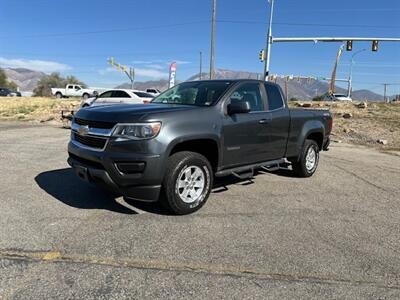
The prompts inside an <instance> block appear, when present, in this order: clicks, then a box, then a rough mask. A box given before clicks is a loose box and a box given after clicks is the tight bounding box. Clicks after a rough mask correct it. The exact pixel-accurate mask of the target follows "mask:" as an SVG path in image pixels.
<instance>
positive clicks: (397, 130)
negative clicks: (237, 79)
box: [0, 97, 400, 151]
mask: <svg viewBox="0 0 400 300" xmlns="http://www.w3.org/2000/svg"><path fill="white" fill-rule="evenodd" d="M79 104H80V100H77V99H74V100H69V99H68V100H57V99H54V98H39V97H21V98H8V97H0V121H1V120H3V121H4V120H5V121H36V122H60V125H61V117H60V116H61V114H60V112H61V110H69V111H70V110H77V109H79ZM356 104H357V103H332V102H325V103H324V102H313V103H312V107H313V108H329V109H330V110H331V112H332V113H333V116H334V123H333V133H332V137H333V139H334V140H341V141H343V142H348V143H353V144H359V145H367V146H373V147H376V148H379V149H381V150H384V151H400V103H396V104H394V103H392V104H386V103H371V102H370V103H368V107H367V108H358V107H357V106H356ZM290 105H291V106H299V102H290ZM345 113H351V114H352V115H353V117H352V118H349V119H345V118H343V114H345ZM377 140H387V145H381V144H379V143H378V142H377Z"/></svg>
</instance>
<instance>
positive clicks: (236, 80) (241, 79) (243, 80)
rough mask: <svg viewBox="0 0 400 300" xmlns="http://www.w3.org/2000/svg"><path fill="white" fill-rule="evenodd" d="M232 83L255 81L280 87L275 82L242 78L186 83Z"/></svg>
mask: <svg viewBox="0 0 400 300" xmlns="http://www.w3.org/2000/svg"><path fill="white" fill-rule="evenodd" d="M200 81H201V82H215V81H218V82H222V81H223V82H231V83H236V82H245V81H246V82H248V81H253V82H261V83H265V82H268V83H270V84H273V85H278V84H276V83H275V82H271V81H264V80H260V79H246V78H240V79H204V80H190V81H186V82H200Z"/></svg>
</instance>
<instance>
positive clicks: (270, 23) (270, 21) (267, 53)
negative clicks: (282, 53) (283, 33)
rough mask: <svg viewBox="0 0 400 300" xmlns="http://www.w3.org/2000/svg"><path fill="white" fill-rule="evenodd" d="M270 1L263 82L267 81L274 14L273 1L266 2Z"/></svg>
mask: <svg viewBox="0 0 400 300" xmlns="http://www.w3.org/2000/svg"><path fill="white" fill-rule="evenodd" d="M270 1H271V8H270V11H269V22H268V34H267V41H266V45H265V53H266V57H265V62H264V74H263V75H264V80H265V81H268V76H269V63H270V56H271V47H272V17H273V14H274V2H275V0H268V2H270Z"/></svg>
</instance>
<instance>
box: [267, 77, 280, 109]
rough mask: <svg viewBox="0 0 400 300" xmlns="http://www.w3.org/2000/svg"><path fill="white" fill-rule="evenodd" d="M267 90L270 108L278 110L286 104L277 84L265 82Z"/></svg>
mask: <svg viewBox="0 0 400 300" xmlns="http://www.w3.org/2000/svg"><path fill="white" fill-rule="evenodd" d="M264 86H265V92H266V93H267V99H268V110H276V109H280V108H283V107H284V106H285V104H284V102H283V98H282V94H281V91H280V90H279V88H278V87H277V86H275V85H272V84H268V83H265V84H264Z"/></svg>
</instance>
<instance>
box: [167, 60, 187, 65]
mask: <svg viewBox="0 0 400 300" xmlns="http://www.w3.org/2000/svg"><path fill="white" fill-rule="evenodd" d="M175 62H176V63H177V64H178V65H187V64H191V63H192V62H191V61H187V60H175ZM168 64H170V63H168Z"/></svg>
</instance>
